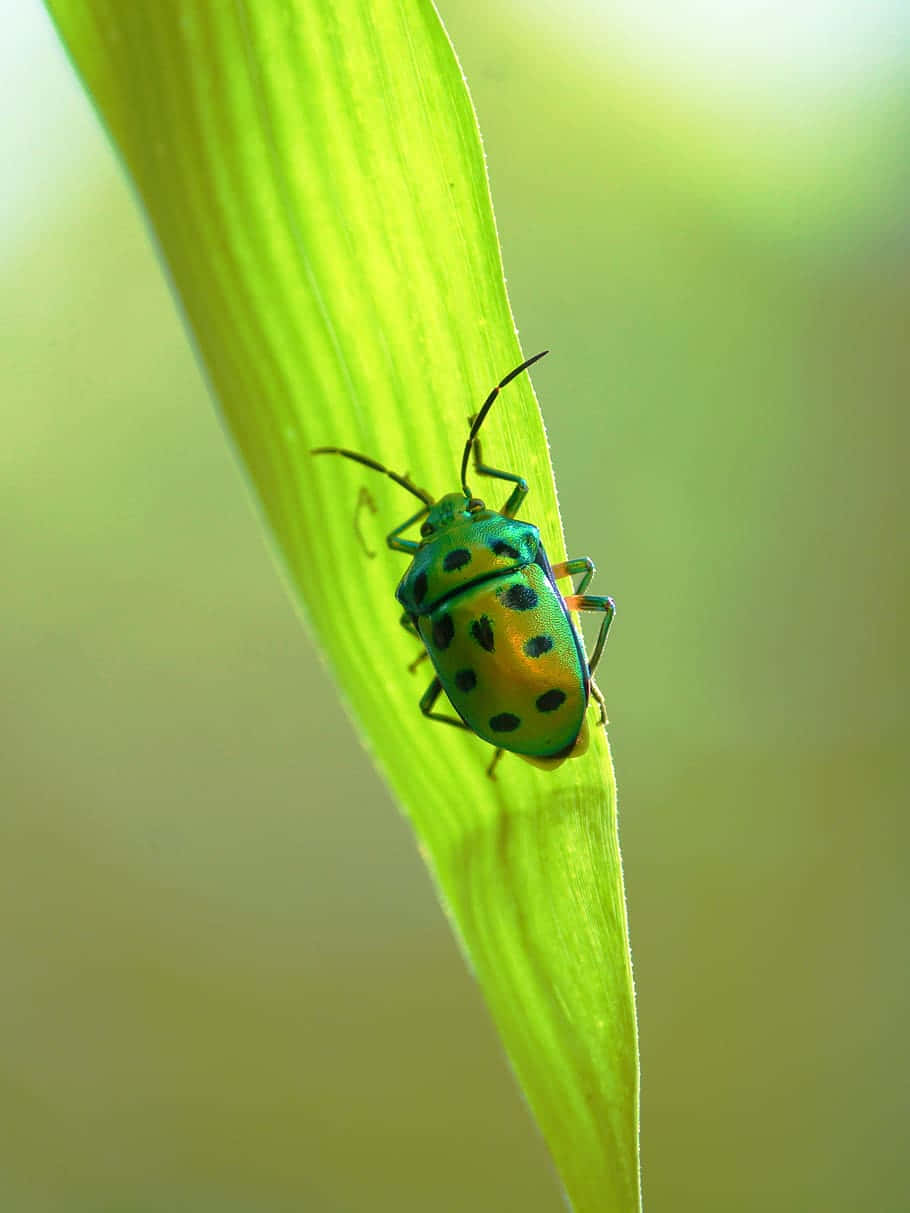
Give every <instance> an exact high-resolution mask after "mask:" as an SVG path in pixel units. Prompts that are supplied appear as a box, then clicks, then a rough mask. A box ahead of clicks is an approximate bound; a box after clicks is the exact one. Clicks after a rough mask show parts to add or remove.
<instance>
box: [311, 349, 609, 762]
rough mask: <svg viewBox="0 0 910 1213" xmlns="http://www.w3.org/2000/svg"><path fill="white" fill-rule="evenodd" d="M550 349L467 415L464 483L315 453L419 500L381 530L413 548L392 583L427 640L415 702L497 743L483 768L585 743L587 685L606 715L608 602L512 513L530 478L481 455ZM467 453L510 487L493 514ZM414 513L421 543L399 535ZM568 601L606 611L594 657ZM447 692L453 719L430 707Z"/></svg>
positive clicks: (584, 567) (397, 546) (328, 450)
mask: <svg viewBox="0 0 910 1213" xmlns="http://www.w3.org/2000/svg"><path fill="white" fill-rule="evenodd" d="M547 352H548V351H547V350H544V351H543V352H542V353H540V354H536V355H535V356H534V357H533V358H529V359H528V360H527V361H526V362H523V363H522V364H521V366H518V367H516V368H515V370H514V371H511V372H510V373H509V374H508V375H506V377H505V379H503V380H502V381H501V382H500V383H498V384H497V385H496V387H495V388H493V390H492V392H490V394H489V396H488V397H487V398H486V400H485V401H484V403H483V406H482V407H481V409H480V411H479V412H478V413H476V414H475V415H474V417H472V418H471V420H470V430H469V433H468V438H467V442H466V443H465V448H464V454H463V455H462V459H461V492H457V493H446V495H445V496H444V497H440V498H439V500H438V501H434V499H433V497H432V496H431V495H430V494H429V493H427V492H425V491H424V490H423V489H421V488H418V486H417V485H415V484H414V483H412V481H411V480H410V478H409V477H408V476H407V475H405V476H399V475H398V474H397V473H396V472H392V471H389V469H388V468H387V467H384V466H383V465H382V464H381V463H377V462H376V460H375V459H370V458H369V457H368V456H366V455H359V454H357V453H356V452H355V451H348V450H344V449H342V448H340V447H318V448H316V449H315V450H313V451H312V452H311V453H312V454H314V455H343V456H344V457H345V458H346V459H353V460H354V461H355V462H357V463H361V464H363V465H364V466H365V467H368V468H372V469H373V470H374V471H377V472H382V473H384V474H385V475H386V476H389V477H391V479H392V480H394V481H395V483H396V484H399V485H401V487H402V488H404V489H407V491H408V492H409V493H412V494H413V495H414V496H415V497H417V498H419V499H420V501H422V502H423V505H422V506H421V508H420V509H419V510H418V511H417V513H416V514H413V515H412V516H411V517H410V518H408V519H407V520H406V521H405V522H403V523H401V525H400V526H397V527H396V528H395V529H394V530H393V531H391V532H390V533H389V535H388V536H387V540H386V541H387V543H388V545H389V547H390V548H391V549H392V550H393V551H396V552H405V553H407V555H409V556H411V557H412V560H411V565H410V567H409V569H408V570H407V572H406V573H405V575H404V576H403V577H402V579H401V582H400V583H399V585H398V589H397V590H396V592H395V597H396V598H397V599H398V602H399V603H400V604H401V606H402V607H403V608H404V613H403V614H402V616H401V620H400V622H401V625H402V627H404V628H405V629H406V630H407V631H408V632H410V633H411V634H412V635H414V636H416V637H417V638H418V639H419V640H420V641H421V642H422V643H423V645H424V650H425V651H424V652H423V653H422V654H421V655H420V657H418V658H417V660H416V661H415V662H413V663H412V664H411V667H410V668H411V669H412V670H413V669H415V668H416V666H417V665H418V664H419V662H420V661H421V660H422V659H423V658H425V657H429V658H430V660H431V662H432V664H433V667H434V669H435V671H436V675H435V677H434V678H433V681H432V682H431V683H430V685H429V686H428V687H427V689H426V692H425V693H424V695H423V697H422V699H421V700H420V710H421V712H423V714H424V716H426V717H428V718H429V719H430V720H438V721H441V722H442V723H444V724H450V725H454V726H455V727H456V728H459V729H468V730H469V731H470V732H472V733H476V734H477V736H478V737H482V738H483V739H484V741H488V742H489V743H490V744H491V745H493V746H495V747H496V752H495V754H494V756H493V760H492V762H491V763H490V765H489V767H488V771H487V773H488V774H489V775H490V776H491V777H492V775H493V770H494V768H495V766H496V763H497V762H498V761H499V759H500V757H501V756H502V753H503V751H504V750H509V751H510V752H512V753H514V754H519V755H521V756H522V757H523V758H526V759H527V760H529V761H530V762H533V763H535V764H536V765H539V766H545V767H554V766H557V765H559V763H561V762H562V761H563V760H564V759H565V758H568V757H569V756H570V755H571V754H572V753H573V752H581V751H582V750H583V749H584V748H585V745H586V742H587V732H586V727H585V714H586V710H587V706H588V700H589V697H590V696H591V695H593V696H594V698H595V699H596V700H597V702H598V704H599V705H600V723H601V724H603V723H605V721H606V713H605V710H604V702H603V696H602V695H601V694H600V691H599V690H598V689H597V686H596V685H595V684H594V682H593V680H592V675H593V673H594V670H595V669H596V667H597V663H598V662H599V661H600V658H601V655H602V653H603V647H604V642H605V641H606V639H607V632H608V631H609V629H610V624H611V623H612V622H613V616H614V614H615V608H614V605H613V600H612V598H601V597H596V596H594V595H590V594H585V593H584V591H585V590H586V589H587V587H588V585H589V583H590V581H591V578H592V577H593V576H594V562H593V561H592V560H591V559H589V557H587V556H582V557H581V558H580V559H578V560H567V561H565V562H563V563H561V564H555V565H551V564H550V562H549V560H548V559H547V554H546V552H545V551H544V548H543V544H542V543H541V541H540V532H539V531H538V529H537V527H536V526H533V525H532V524H531V523H530V522H521V521H519V520H518V519H517V518H516V517H515V514H516V511H517V510H518V508H519V506H520V505H521V503H522V501H524V499H525V497H526V496H527V493H528V485H527V482H526V481H525V480H524V479H523V477H521V476H517V475H515V474H514V473H512V472H503V471H500V470H499V469H497V468H493V467H489V466H488V465H487V464H485V463H484V462H483V458H482V455H481V450H480V442H479V440H478V437H477V435H478V433H479V431H480V427H481V426H482V425H483V423H484V421H485V419H486V416H487V414H488V413H489V411H490V409H491V408H492V406H493V402H494V400H495V399H496V397H497V396H498V395H499V393H500V392H501V391H502V389H503V388H504V387H505V386H506V385H507V384H508V383H511V381H512V380H513V379H514V378H516V376H518V375H520V374H521V373H522V372H523V371H526V370H527V369H528V367H530V366H532V365H533V363H535V362H537V360H538V359H539V358H543V356H544V354H546V353H547ZM472 451H473V454H474V470H475V472H476V473H477V474H478V475H479V476H489V477H491V478H492V479H494V480H505V481H508V482H509V483H510V484H512V485H513V486H514V487H513V489H512V492H511V494H510V496H509V499H508V501H506V503H505V505H504V506H503V507H502V509H501V510H500V511H499V512H498V513H497V512H496V511H495V510H490V509H487V507H486V506H485V504H484V503H483V501H481V500H480V499H479V498H478V497H475V496H473V494H472V493H471V490H470V489H469V487H468V482H467V471H468V461H469V459H470V457H471V453H472ZM421 519H424V521H423V523H422V525H421V527H420V536H421V538H420V541H419V542H416V541H414V540H410V539H403V538H402V535H403V533H404V532H405V531H407V530H408V528H409V527H412V526H415V525H416V524H417V523H418V522H419V521H420V520H421ZM574 575H580V579H579V582H578V585H577V586H576V593H574V594H570V595H568V596H567V597H564V596H563V595H562V594H561V593H560V592H559V589H558V588H557V585H556V582H557V581H559V580H560V579H562V578H563V577H569V576H574ZM570 611H599V612H601V613H602V614H603V620H602V622H601V625H600V632H599V634H598V637H597V642H596V644H595V645H594V652H593V654H592V655H591V657H590V658H589V657H587V656H586V654H585V650H584V647H583V644H582V641H581V638H580V637H579V635H578V633H577V631H576V630H575V627H574V626H573V624H572V620H571V618H570V616H569V612H570ZM443 691H445V693H446V695H447V696H448V698H449V701H450V702H451V704H452V706H453V707H454V709H455V711H456V712H457V713H458V719H456V718H455V717H453V716H448V715H445V714H443V713H440V712H436V711H434V707H435V704H436V701H437V699H438V698H439V696H440V694H441V693H442V692H443Z"/></svg>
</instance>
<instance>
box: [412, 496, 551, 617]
mask: <svg viewBox="0 0 910 1213" xmlns="http://www.w3.org/2000/svg"><path fill="white" fill-rule="evenodd" d="M539 547H540V532H539V531H538V530H537V527H536V526H532V525H531V523H530V522H519V521H517V519H514V518H504V517H503V516H502V514H497V513H494V511H493V510H482V511H480V512H479V513H478V514H477V515H475V516H474V517H473V518H471V519H470V520H468V519H465V521H464V522H463V523H456V524H455V525H453V526H448V527H446V528H445V529H444V530H442V531H440V532H439V534H438V535H436V536H435V537H434V538H433V539H432V540H430V541H428V542H425V543H423V544H421V546H420V547H419V548H418V550H417V552H416V554H415V556H414V559H413V561H412V562H411V565H410V567H409V569H408V571H407V572H406V573H405V575H404V577H402V579H401V583H400V584H399V586H398V589H397V591H396V593H395V597H396V598H397V599H398V601H399V602H400V603H401V605H402V606H403V607H404V609H405V610H406V611H408V612H409V613H410V614H411V615H422V614H425V613H426V612H427V611H429V610H431V609H432V608H433V606H435V604H436V603H437V602H439V601H440V599H442V598H446V597H448V596H449V595H450V594H452V592H453V591H455V590H458V589H460V588H463V587H466V586H468V585H472V584H473V583H474V582H476V581H478V580H480V579H482V578H485V577H493V576H496V574H498V573H508V572H511V571H513V570H515V569H519V568H521V567H522V566H524V565H526V564H530V562H531V561H532V560H534V559H535V557H536V555H537V551H538V549H539Z"/></svg>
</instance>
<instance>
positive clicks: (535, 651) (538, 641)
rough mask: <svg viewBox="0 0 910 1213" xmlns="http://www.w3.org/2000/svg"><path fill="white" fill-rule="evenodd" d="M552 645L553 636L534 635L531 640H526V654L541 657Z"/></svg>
mask: <svg viewBox="0 0 910 1213" xmlns="http://www.w3.org/2000/svg"><path fill="white" fill-rule="evenodd" d="M552 647H553V637H552V636H532V637H531V639H530V640H526V641H525V654H526V656H528V657H541V656H542V655H543V654H544V653H549V651H550V649H552Z"/></svg>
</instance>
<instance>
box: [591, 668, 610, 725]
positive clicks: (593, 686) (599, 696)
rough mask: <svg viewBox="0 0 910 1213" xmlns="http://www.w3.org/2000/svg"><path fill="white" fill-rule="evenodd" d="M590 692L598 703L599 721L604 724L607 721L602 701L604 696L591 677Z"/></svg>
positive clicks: (605, 706) (604, 704) (605, 708)
mask: <svg viewBox="0 0 910 1213" xmlns="http://www.w3.org/2000/svg"><path fill="white" fill-rule="evenodd" d="M591 694H592V695H593V696H594V698H595V699H596V700H597V702H598V704H599V705H600V723H601V724H606V723H607V705H606V703H605V702H604V697H603V694H602V692H601V689H600V687H599V686H598V685H597V683H596V682H595V681H594V679H593V678H592V679H591Z"/></svg>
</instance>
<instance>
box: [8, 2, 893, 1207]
mask: <svg viewBox="0 0 910 1213" xmlns="http://www.w3.org/2000/svg"><path fill="white" fill-rule="evenodd" d="M2 7H3V9H4V12H3V17H4V28H5V30H6V38H5V40H4V42H5V44H4V49H3V52H2V56H3V58H2V67H3V73H2V75H3V80H4V83H3V90H4V91H3V112H4V122H3V133H2V136H0V154H2V158H3V159H2V180H3V190H2V195H0V221H2V224H0V226H2V232H0V258H2V269H3V273H2V279H0V335H2V346H0V359H2V361H0V406H2V415H3V428H4V440H3V443H2V446H0V536H2V540H0V542H2V552H3V581H2V584H3V593H2V598H0V661H2V671H3V679H2V688H3V698H2V725H3V727H2V735H0V797H2V801H0V904H2V915H0V949H2V967H0V982H2V997H0V1081H2V1087H0V1207H2V1208H3V1209H10V1210H15V1211H17V1213H19V1211H21V1213H45V1211H48V1213H50V1211H52V1210H53V1211H55V1213H56V1211H58V1210H59V1211H65V1213H99V1211H107V1210H110V1211H111V1213H114V1211H116V1213H121V1211H122V1213H159V1211H163V1210H167V1211H168V1213H184V1211H186V1213H189V1211H193V1213H206V1211H208V1210H213V1211H214V1210H218V1211H219V1213H234V1211H235V1210H236V1211H237V1213H254V1211H255V1213H285V1211H290V1210H295V1211H297V1210H300V1209H306V1210H308V1211H309V1210H312V1211H313V1213H335V1211H345V1213H348V1211H351V1213H355V1211H356V1213H360V1211H364V1213H365V1211H367V1210H370V1211H378V1210H383V1209H395V1210H398V1211H401V1213H406V1211H409V1210H413V1211H415V1213H416V1211H417V1210H421V1211H425V1210H434V1211H436V1210H438V1211H440V1213H448V1211H452V1213H454V1211H456V1210H464V1209H468V1208H470V1209H481V1210H491V1211H492V1210H503V1209H510V1210H511V1209H521V1210H526V1211H527V1213H537V1211H540V1213H546V1211H551V1210H558V1209H559V1208H560V1207H561V1197H560V1194H559V1189H558V1186H557V1183H556V1181H555V1178H554V1176H553V1173H552V1169H551V1167H550V1164H549V1161H548V1159H547V1156H546V1154H545V1151H544V1148H543V1146H542V1144H541V1142H540V1140H539V1139H538V1137H537V1134H536V1131H535V1129H534V1128H533V1125H532V1123H531V1121H530V1119H529V1117H528V1115H527V1113H526V1111H525V1109H524V1107H523V1105H522V1101H521V1098H520V1096H519V1094H518V1092H517V1089H516V1088H515V1086H514V1084H513V1082H512V1079H511V1077H510V1074H509V1072H508V1068H507V1065H506V1063H505V1061H504V1060H503V1057H502V1055H501V1053H500V1049H499V1046H498V1042H497V1040H496V1037H495V1035H494V1033H493V1030H492V1028H491V1026H490V1024H489V1022H488V1020H487V1017H486V1013H485V1010H484V1008H483V1005H482V1003H481V1000H480V998H479V995H478V993H477V990H476V989H475V987H474V985H473V983H472V980H471V978H470V976H469V974H468V973H467V972H466V970H465V968H464V965H463V964H462V962H461V959H460V957H459V955H458V950H457V947H456V945H455V943H454V942H453V940H452V939H451V937H450V935H449V931H448V927H447V925H446V922H445V920H444V917H443V915H442V913H441V911H440V909H439V907H438V905H437V903H436V901H435V898H434V894H433V890H432V888H431V886H430V883H429V881H428V878H427V876H426V874H425V872H424V870H423V867H422V865H421V862H420V859H419V857H418V855H417V853H416V850H415V848H414V846H413V843H412V840H411V837H410V834H409V830H408V828H407V825H406V824H405V823H404V822H403V821H402V820H401V819H400V817H399V816H398V814H397V810H396V808H395V806H394V805H393V804H392V802H391V801H390V798H389V796H388V795H387V793H386V792H385V790H384V788H383V787H382V785H381V784H380V783H379V781H378V779H377V777H376V775H375V774H374V772H373V770H372V769H371V766H370V763H369V760H368V758H367V756H366V755H365V754H364V753H363V751H362V750H361V749H360V748H359V745H358V742H357V739H356V737H355V735H354V734H353V732H352V729H351V726H350V724H349V722H348V721H347V719H346V717H345V714H344V711H343V708H342V706H341V705H340V704H339V703H338V700H337V696H336V695H335V694H334V692H333V691H332V689H331V687H330V686H329V685H328V680H327V675H326V672H325V670H324V669H323V668H322V665H321V663H320V660H319V655H318V653H317V652H316V651H315V650H314V649H313V647H312V645H311V644H310V642H309V640H308V637H307V635H306V633H305V631H304V630H303V628H301V626H300V623H299V620H298V619H297V618H296V617H295V613H294V607H293V605H292V603H291V602H290V601H289V599H288V596H287V594H286V592H285V588H284V585H283V584H282V580H281V577H280V574H279V573H278V571H277V569H276V565H275V563H274V562H273V559H272V557H271V554H270V550H269V545H268V540H267V537H266V535H265V532H264V530H263V528H262V527H261V525H260V524H259V522H258V520H257V518H256V516H255V513H254V510H253V509H252V508H251V505H250V500H249V497H248V494H247V491H246V488H245V485H244V482H243V478H242V475H241V473H240V472H239V470H238V467H237V465H236V463H235V461H234V459H233V457H232V454H231V451H230V450H229V448H228V445H227V443H226V441H225V438H224V435H223V433H222V431H221V428H220V426H219V423H218V420H217V417H216V414H215V411H214V409H213V407H212V404H211V402H210V400H209V399H208V398H207V395H206V390H205V387H204V384H203V382H202V379H201V376H200V373H199V370H198V368H197V367H196V365H195V363H194V361H193V356H192V353H191V350H190V348H189V345H188V341H187V338H186V335H185V333H184V332H183V330H182V328H181V325H180V321H179V318H178V314H177V311H176V308H175V305H174V302H173V301H172V299H171V298H170V296H169V294H168V290H167V287H166V285H165V282H164V280H163V276H162V274H161V270H160V267H159V265H158V263H157V261H156V258H155V255H154V252H153V250H152V248H151V247H150V244H149V239H148V236H147V233H146V231H145V229H144V227H143V223H142V220H141V218H140V216H139V214H138V213H137V210H136V206H135V202H134V200H133V197H132V195H131V193H130V189H129V187H128V186H127V185H126V183H125V181H124V178H123V175H122V173H121V171H120V169H119V167H118V165H117V164H116V162H115V160H114V158H113V156H112V154H111V152H110V150H109V149H108V147H107V145H106V143H105V141H104V138H103V137H102V135H101V133H100V132H99V130H98V129H97V125H96V122H95V119H94V117H93V115H92V113H91V111H90V109H89V106H88V104H87V102H86V100H85V98H84V96H83V95H82V93H81V91H80V88H79V86H78V85H77V83H76V81H75V79H74V78H73V77H72V75H71V73H70V71H69V69H68V67H67V65H66V63H65V61H64V59H63V55H62V52H61V51H60V50H59V48H58V47H57V46H56V44H55V40H54V36H53V33H52V31H51V28H50V25H49V22H48V21H47V19H46V17H45V16H44V14H43V13H42V11H41V10H40V8H39V7H38V6H37V5H36V4H28V5H24V4H17V3H15V0H5V3H4V5H3V6H2ZM441 7H442V11H443V15H444V17H445V18H446V20H447V24H448V26H449V30H450V32H451V34H452V37H453V40H454V42H455V45H456V47H457V49H458V52H459V54H460V56H461V59H462V63H463V66H464V68H465V71H466V74H467V77H468V80H469V82H470V85H471V88H472V92H473V95H474V99H475V103H476V106H477V109H478V113H479V116H480V122H481V127H482V130H483V133H484V139H485V144H486V150H487V154H488V158H489V167H490V173H491V178H492V185H493V193H494V201H495V204H496V212H497V220H498V224H499V229H500V236H501V239H502V243H503V250H504V256H505V263H506V271H507V275H508V279H509V287H510V292H511V297H512V303H513V307H514V309H515V313H516V318H517V320H518V324H519V327H520V331H521V336H522V341H523V345H524V348H525V350H526V351H527V352H529V353H530V352H533V351H535V350H537V349H538V348H542V347H544V346H549V347H550V348H551V349H552V351H553V354H552V356H551V357H550V358H549V359H547V361H546V362H545V363H543V364H541V366H540V368H538V369H537V371H536V372H535V384H536V386H537V390H538V395H539V397H540V399H541V402H542V405H543V408H544V412H545V416H546V420H547V425H548V429H549V433H550V438H551V441H552V445H553V453H554V459H555V464H556V470H557V475H558V478H559V485H560V498H561V503H562V507H563V513H564V521H565V524H566V529H567V535H568V542H569V548H570V552H571V554H573V555H575V554H582V553H589V554H591V555H592V556H593V557H594V558H595V559H596V561H597V564H598V569H599V572H598V580H597V586H596V588H597V590H598V592H609V593H612V594H613V595H614V596H615V597H616V599H617V602H618V606H619V618H618V622H617V626H616V629H615V632H614V634H613V635H612V637H611V640H610V644H609V646H608V652H607V656H606V659H605V666H604V673H603V676H602V684H603V686H604V689H605V692H606V695H607V701H608V706H609V709H610V715H611V721H612V723H611V729H610V733H611V738H612V742H613V747H614V757H615V761H616V765H617V771H618V779H619V787H620V810H621V828H622V840H623V849H624V854H625V863H626V878H627V891H628V897H629V903H630V911H631V925H632V941H633V953H634V960H635V969H636V977H637V987H638V997H639V1013H640V1022H641V1035H642V1048H643V1060H642V1065H643V1163H644V1178H645V1202H646V1208H647V1209H648V1210H650V1211H651V1213H658V1211H666V1213H670V1211H672V1213H683V1211H688V1210H692V1211H699V1213H713V1211H715V1210H716V1211H721V1210H723V1211H727V1213H728V1211H729V1210H733V1209H736V1210H744V1211H752V1210H754V1211H756V1213H757V1211H759V1210H761V1211H765V1210H769V1209H774V1210H793V1211H797V1210H798V1211H804V1210H825V1211H839V1210H875V1211H891V1210H895V1211H898V1210H905V1209H907V1208H908V1207H910V1183H908V1176H907V1164H906V1161H905V1154H906V1145H905V1141H906V1127H907V1123H908V1122H907V1117H908V1113H910V1107H908V1103H910V1100H908V1083H907V1077H906V1065H907V1053H908V1047H907V1044H906V1030H907V1022H908V1011H910V1005H908V1004H910V998H908V994H910V983H908V978H907V964H906V936H907V926H906V917H905V910H906V891H905V886H906V880H905V878H904V868H905V854H906V844H907V841H908V840H907V826H906V824H905V823H906V815H905V813H904V811H903V810H904V804H905V800H906V797H905V795H903V792H904V787H905V782H904V779H903V776H904V771H903V765H904V764H903V757H904V751H905V749H906V740H905V734H904V726H905V718H904V711H903V706H904V700H905V688H904V685H903V680H902V677H901V671H902V665H903V659H904V658H905V656H906V630H905V628H904V627H903V626H902V623H903V620H902V618H901V615H902V607H903V603H904V600H905V595H906V579H907V573H906V568H907V548H906V540H905V535H906V515H905V509H906V505H905V502H904V499H903V488H904V481H905V479H906V470H905V468H906V459H907V455H906V452H907V437H908V436H907V422H906V396H907V383H908V375H910V354H908V341H907V333H908V316H910V223H908V203H910V167H908V163H910V162H908V157H907V146H908V136H910V103H908V101H907V89H906V85H907V81H908V70H907V69H908V65H910V41H908V31H910V16H908V13H907V11H906V10H905V9H904V8H903V7H901V6H898V5H897V4H889V3H887V0H881V2H880V3H876V4H873V5H865V6H864V5H861V4H859V3H858V2H857V3H855V4H852V5H851V4H847V5H845V6H841V7H840V8H839V9H837V10H835V9H834V8H833V6H822V5H816V4H806V5H804V6H801V7H800V8H799V9H795V10H793V11H792V12H791V11H790V10H788V9H786V8H785V7H783V6H781V7H779V8H776V7H773V6H772V8H771V9H770V10H769V9H768V7H767V6H764V7H762V6H757V5H753V4H747V5H745V6H743V7H742V8H740V9H738V10H737V11H736V13H735V14H732V15H731V13H730V12H728V11H727V10H726V9H725V8H724V7H723V6H721V5H720V4H719V3H718V4H715V3H702V4H695V3H694V2H693V3H685V4H677V5H675V6H670V5H669V4H666V3H664V4H661V3H659V2H658V0H649V3H647V4H644V5H643V6H642V5H639V6H634V7H633V6H632V5H631V3H628V4H627V3H623V2H619V0H617V2H615V3H610V4H608V5H595V4H594V3H593V2H592V3H590V4H587V5H585V4H584V3H578V4H577V5H576V6H575V7H572V8H571V9H566V10H564V11H563V12H562V13H561V14H560V17H559V18H558V20H557V19H556V18H554V17H553V16H552V13H551V12H550V10H549V8H548V7H547V6H544V5H543V4H542V3H541V4H540V6H539V8H538V7H535V6H534V5H525V6H521V7H519V6H517V5H514V6H513V5H510V4H509V3H507V0H497V2H496V3H494V4H492V5H489V6H487V5H485V6H483V10H482V11H481V9H480V6H477V5H472V4H471V3H469V2H468V0H445V2H444V3H443V4H442V6H441ZM506 369H508V368H503V370H506ZM415 407H417V406H416V405H415ZM427 423H428V424H432V414H431V411H428V414H427ZM411 470H412V471H414V472H415V473H416V472H417V471H418V469H411ZM389 588H390V608H389V627H390V628H397V622H396V613H395V611H394V610H393V609H392V608H393V606H394V603H393V602H392V599H391V592H392V589H393V587H391V586H390V587H389ZM403 676H406V675H404V674H403ZM417 689H418V688H416V686H415V699H416V691H417ZM415 710H416V708H415Z"/></svg>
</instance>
